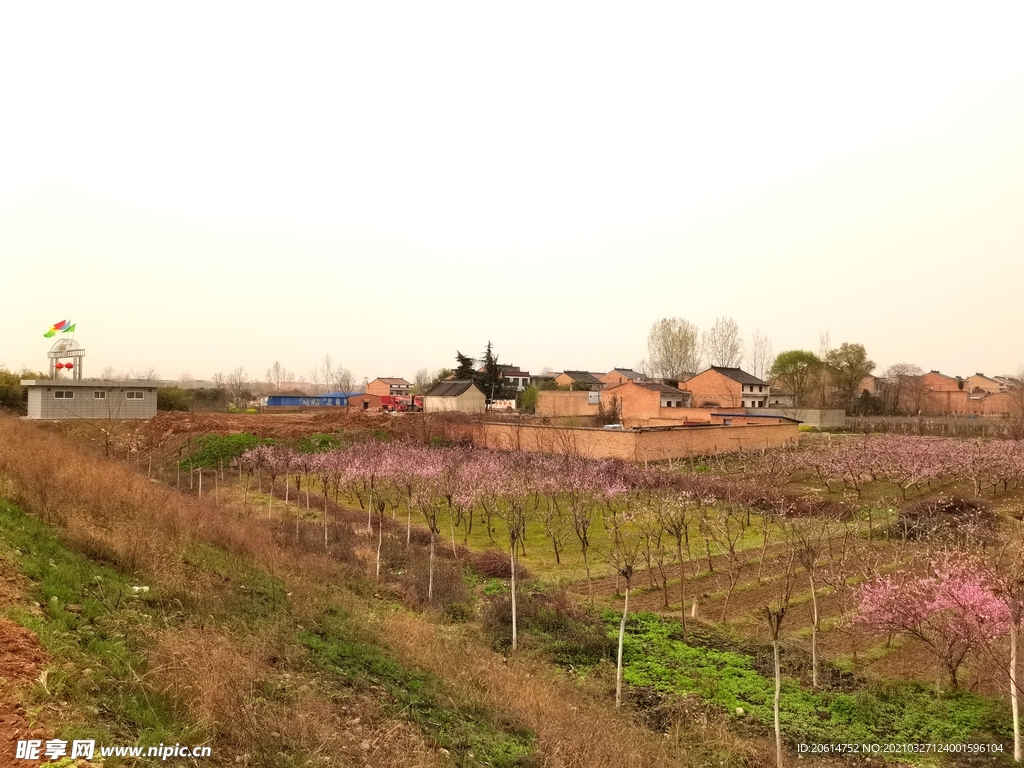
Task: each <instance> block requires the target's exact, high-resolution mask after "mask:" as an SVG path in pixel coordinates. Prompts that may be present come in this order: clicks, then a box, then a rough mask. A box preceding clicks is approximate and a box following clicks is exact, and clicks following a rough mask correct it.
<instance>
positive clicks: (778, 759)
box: [772, 631, 782, 768]
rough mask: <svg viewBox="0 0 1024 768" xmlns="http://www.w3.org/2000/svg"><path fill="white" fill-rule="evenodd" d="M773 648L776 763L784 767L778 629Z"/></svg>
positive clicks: (773, 707)
mask: <svg viewBox="0 0 1024 768" xmlns="http://www.w3.org/2000/svg"><path fill="white" fill-rule="evenodd" d="M772 650H773V651H774V652H775V701H774V704H773V705H772V709H773V711H774V714H775V765H776V766H777V768H782V725H781V723H780V722H779V704H780V703H781V702H782V664H781V663H780V661H779V635H778V632H777V631H776V632H775V633H774V637H773V638H772Z"/></svg>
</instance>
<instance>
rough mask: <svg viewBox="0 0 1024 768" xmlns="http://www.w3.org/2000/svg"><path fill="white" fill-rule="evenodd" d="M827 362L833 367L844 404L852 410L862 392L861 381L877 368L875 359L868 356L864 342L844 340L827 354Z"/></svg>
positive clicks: (833, 373) (833, 375)
mask: <svg viewBox="0 0 1024 768" xmlns="http://www.w3.org/2000/svg"><path fill="white" fill-rule="evenodd" d="M825 362H826V363H827V364H828V365H829V367H830V368H831V369H832V377H833V379H834V380H835V384H836V389H838V390H839V394H840V395H841V397H842V398H843V403H844V406H845V407H846V409H847V410H848V411H852V410H853V409H854V406H855V401H856V399H857V396H858V395H859V394H860V393H859V392H858V388H859V386H860V383H861V382H862V381H863V380H864V377H865V376H867V375H868V374H869V373H871V372H872V371H873V370H874V369H875V363H874V361H873V360H870V359H869V358H868V353H867V351H866V350H865V349H864V345H863V344H848V343H846V342H843V343H842V344H840V345H839V348H838V349H833V350H832V351H830V352H829V353H828V354H827V355H826V356H825Z"/></svg>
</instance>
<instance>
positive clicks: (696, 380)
mask: <svg viewBox="0 0 1024 768" xmlns="http://www.w3.org/2000/svg"><path fill="white" fill-rule="evenodd" d="M686 389H687V390H689V392H690V395H691V398H692V403H693V407H695V408H766V407H767V406H768V404H769V400H770V398H771V386H770V385H769V384H768V382H766V381H762V380H761V379H759V378H757V377H756V376H754V375H752V374H749V373H747V372H746V371H744V370H742V369H740V368H726V367H724V366H720V365H713V366H711V367H710V368H708V369H707V370H706V371H702V372H701V373H698V374H697V375H696V376H694V377H693V378H691V379H688V380H687V382H686Z"/></svg>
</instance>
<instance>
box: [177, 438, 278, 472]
mask: <svg viewBox="0 0 1024 768" xmlns="http://www.w3.org/2000/svg"><path fill="white" fill-rule="evenodd" d="M273 443H274V441H273V440H272V439H271V438H261V437H256V435H254V434H252V433H250V432H240V433H239V434H237V435H202V436H200V437H197V438H196V439H195V440H192V441H190V442H189V443H188V444H187V445H186V446H185V448H184V451H183V452H184V453H185V454H187V455H185V456H184V458H182V460H181V461H180V463H179V466H180V467H181V468H182V469H184V470H193V469H198V468H199V467H202V468H203V469H214V468H217V469H219V468H220V467H221V466H227V465H229V464H230V463H231V461H232V459H236V458H238V457H239V456H241V455H242V454H243V453H245V452H246V451H248V450H249V449H250V448H255V447H256V446H257V445H272V444H273Z"/></svg>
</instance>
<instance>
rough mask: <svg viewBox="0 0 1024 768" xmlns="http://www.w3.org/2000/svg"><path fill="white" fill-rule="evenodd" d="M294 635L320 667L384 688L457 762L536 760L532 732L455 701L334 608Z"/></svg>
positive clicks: (505, 767) (498, 767)
mask: <svg viewBox="0 0 1024 768" xmlns="http://www.w3.org/2000/svg"><path fill="white" fill-rule="evenodd" d="M298 639H299V641H300V642H301V643H302V644H303V645H305V646H306V647H307V648H308V649H309V651H310V653H311V658H312V661H313V663H314V664H315V665H316V666H317V667H318V668H320V669H322V670H324V671H326V672H329V673H331V674H332V675H335V676H337V677H339V678H341V679H342V680H345V681H346V682H348V683H350V684H353V685H357V686H362V687H367V688H369V687H374V688H384V690H386V691H387V693H388V694H389V696H390V699H391V702H390V704H391V707H392V708H393V709H394V711H395V713H396V714H401V715H402V716H403V717H407V718H408V719H410V720H411V721H412V722H414V723H416V724H417V725H418V726H419V727H420V728H422V729H423V730H424V731H425V732H426V733H428V734H429V735H430V736H431V738H433V739H434V741H436V742H437V744H438V745H440V746H441V747H443V748H445V749H447V750H449V752H451V753H452V757H453V758H455V760H454V762H455V764H456V765H464V766H473V765H487V766H495V768H526V767H527V766H533V765H537V764H538V761H537V757H536V751H535V748H534V734H533V733H532V732H530V731H529V730H527V729H525V728H521V727H517V726H516V725H515V724H514V723H509V722H500V721H498V720H496V719H495V718H494V717H493V716H492V715H491V713H489V712H487V711H485V710H483V709H480V708H478V707H474V706H469V705H466V704H457V703H455V702H453V700H452V699H451V698H450V697H449V696H448V695H447V694H446V693H445V691H444V689H443V687H442V684H441V682H440V681H439V680H438V679H437V678H435V677H433V676H432V675H429V674H427V673H425V672H421V671H418V670H413V669H409V668H408V667H405V666H404V665H402V664H401V663H399V662H398V661H396V660H395V659H394V658H392V657H391V656H389V655H388V654H387V653H386V652H385V651H384V650H383V649H382V648H380V647H379V646H377V645H374V644H373V643H370V642H367V641H366V640H364V639H363V638H361V637H360V636H359V632H358V629H357V628H356V627H355V626H354V625H353V623H352V622H351V621H350V620H348V619H347V618H346V617H345V616H343V615H342V614H340V613H338V612H337V611H334V610H332V611H330V612H328V613H327V614H326V615H325V616H324V617H323V618H322V620H321V621H320V624H319V626H318V627H317V628H316V629H313V630H307V631H304V632H302V633H301V634H300V635H299V638H298Z"/></svg>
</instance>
